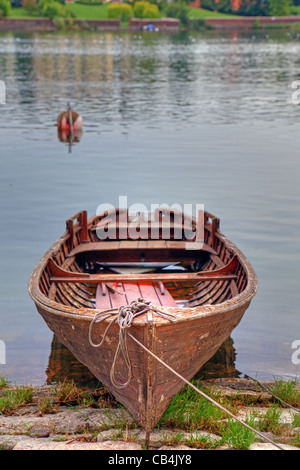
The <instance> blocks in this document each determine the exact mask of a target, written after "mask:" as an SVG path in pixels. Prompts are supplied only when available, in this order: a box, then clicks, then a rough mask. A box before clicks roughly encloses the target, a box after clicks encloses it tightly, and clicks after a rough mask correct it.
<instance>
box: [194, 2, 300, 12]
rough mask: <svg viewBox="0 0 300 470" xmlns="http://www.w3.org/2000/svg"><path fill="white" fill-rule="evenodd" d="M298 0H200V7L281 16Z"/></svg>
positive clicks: (289, 10)
mask: <svg viewBox="0 0 300 470" xmlns="http://www.w3.org/2000/svg"><path fill="white" fill-rule="evenodd" d="M298 5H300V0H202V1H201V7H202V8H206V9H208V10H212V11H220V12H222V13H235V14H238V15H249V16H250V15H253V16H270V15H271V16H283V15H289V14H291V8H292V7H293V6H298Z"/></svg>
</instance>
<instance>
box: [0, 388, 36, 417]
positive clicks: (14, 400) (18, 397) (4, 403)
mask: <svg viewBox="0 0 300 470" xmlns="http://www.w3.org/2000/svg"><path fill="white" fill-rule="evenodd" d="M32 394H33V389H32V387H29V386H24V387H16V388H14V389H11V390H10V389H7V390H5V391H4V393H3V395H2V396H1V397H0V415H9V414H11V413H13V411H15V410H16V409H17V408H19V407H20V406H24V405H26V404H27V403H31V401H32Z"/></svg>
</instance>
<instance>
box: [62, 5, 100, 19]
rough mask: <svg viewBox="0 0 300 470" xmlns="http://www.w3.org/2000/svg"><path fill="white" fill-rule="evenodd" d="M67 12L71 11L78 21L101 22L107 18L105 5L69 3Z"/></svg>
mask: <svg viewBox="0 0 300 470" xmlns="http://www.w3.org/2000/svg"><path fill="white" fill-rule="evenodd" d="M67 8H68V10H70V11H72V12H73V13H74V14H75V16H76V18H78V19H80V20H101V19H105V18H107V12H106V5H91V6H90V5H80V4H76V3H70V4H68V5H67Z"/></svg>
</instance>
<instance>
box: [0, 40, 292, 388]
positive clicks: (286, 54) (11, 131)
mask: <svg viewBox="0 0 300 470" xmlns="http://www.w3.org/2000/svg"><path fill="white" fill-rule="evenodd" d="M299 39H300V36H299V34H298V33H296V32H295V33H290V36H288V35H287V32H285V31H280V32H278V31H277V32H269V36H268V37H266V35H265V33H263V32H259V33H253V32H251V33H250V34H249V33H243V32H241V33H234V34H231V33H230V34H225V33H224V34H223V33H222V34H220V33H217V32H214V31H212V32H209V33H207V34H206V33H205V34H198V33H195V34H194V33H193V34H190V33H184V34H182V33H180V34H170V35H169V34H163V33H157V34H155V35H153V34H151V33H149V34H148V33H146V34H144V33H133V34H131V33H91V32H81V33H80V32H72V33H71V32H70V33H68V32H64V33H57V34H49V33H44V34H43V33H24V34H21V33H16V32H11V33H4V34H0V50H1V54H0V80H3V81H4V82H5V84H6V95H7V96H6V105H5V106H1V110H0V111H1V112H0V139H2V140H1V165H2V166H1V172H0V213H1V220H2V222H3V223H2V226H1V231H0V251H1V263H0V276H1V282H0V307H1V308H0V322H1V324H0V340H3V341H5V342H6V344H7V354H8V360H7V365H6V366H5V369H4V370H3V368H4V366H2V365H1V366H0V375H1V374H2V373H4V374H8V375H9V376H10V378H11V379H12V380H13V381H14V380H16V381H18V382H19V383H20V382H23V383H24V382H32V381H35V380H37V381H43V378H44V371H45V368H46V364H47V363H48V354H49V353H48V351H49V348H50V342H51V339H52V333H51V332H48V330H47V326H46V325H44V323H42V321H40V320H39V319H38V318H37V313H36V310H35V307H34V305H32V302H31V301H30V299H29V298H28V293H27V283H28V278H29V276H30V274H31V271H32V269H33V267H34V266H35V264H36V262H37V260H38V259H39V257H40V256H42V255H43V253H44V252H45V251H46V250H47V249H48V247H49V246H50V245H51V244H52V243H53V241H54V240H56V239H57V237H58V236H59V235H60V234H61V233H62V230H64V221H65V220H66V218H67V217H69V216H70V215H72V214H74V213H76V212H78V210H81V209H87V210H88V212H89V214H90V215H92V214H94V213H95V210H96V208H97V206H98V205H99V204H101V203H103V202H109V203H112V204H115V205H116V204H117V203H118V196H119V195H123V194H124V195H127V196H128V202H129V204H131V203H135V202H141V203H144V204H145V205H146V206H147V207H150V204H152V203H158V204H161V203H168V204H173V203H175V202H176V203H180V204H185V203H194V204H196V203H204V204H205V206H206V208H207V210H209V211H211V212H213V213H215V214H216V215H218V216H220V217H221V221H222V226H221V227H222V230H223V231H224V233H225V234H226V235H228V237H229V238H230V239H231V240H232V241H234V242H235V243H236V244H237V246H238V247H239V248H241V249H242V251H244V253H245V254H246V256H247V257H248V258H249V260H250V261H251V263H252V264H253V266H254V267H255V269H256V271H257V274H258V278H259V292H258V295H257V297H256V299H255V302H253V304H252V305H251V310H249V311H248V312H247V315H245V317H244V318H243V321H242V322H241V324H240V325H239V326H238V328H237V329H236V330H235V331H234V333H233V338H234V342H235V343H234V344H235V348H236V350H237V357H236V361H233V362H235V363H236V364H237V366H238V369H239V370H241V371H242V372H243V373H247V374H249V375H250V376H255V375H256V374H257V373H259V375H260V378H270V377H271V378H272V377H273V375H286V376H299V366H296V365H294V364H292V362H291V353H292V351H291V346H290V345H291V344H292V342H293V341H294V340H295V339H297V338H298V336H297V335H298V334H299V314H298V312H299V308H298V307H299V288H298V280H299V277H300V271H299V269H300V268H299V266H300V258H299V256H300V250H299V240H300V213H299V211H300V196H299V169H300V168H299V165H300V159H299V146H300V142H299V129H298V127H299V122H300V107H299V106H295V105H293V103H292V90H291V87H290V85H291V83H292V82H293V81H294V80H296V79H298V78H299V63H300V62H299V57H300V40H299ZM67 102H71V103H72V105H73V107H74V108H75V109H78V110H80V114H81V115H82V117H83V122H84V138H81V137H79V136H78V142H75V141H73V142H70V139H69V136H68V135H61V136H60V135H58V134H57V128H56V119H57V116H58V114H59V112H60V111H61V110H62V109H64V108H65V105H66V103H67ZM60 139H61V140H62V142H61V140H60ZM79 140H80V143H79ZM68 148H71V149H72V164H70V159H69V158H66V153H67V151H68ZM287 228H288V229H287ZM279 273H280V275H279ZM229 363H230V364H231V362H229ZM216 368H217V366H216ZM2 371H3V372H2ZM226 373H227V372H226ZM233 373H234V372H233Z"/></svg>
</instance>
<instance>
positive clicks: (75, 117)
mask: <svg viewBox="0 0 300 470" xmlns="http://www.w3.org/2000/svg"><path fill="white" fill-rule="evenodd" d="M57 127H58V129H59V130H60V131H65V132H75V131H78V130H80V129H82V117H81V116H80V114H78V113H76V111H73V110H72V109H71V106H70V105H68V110H67V111H63V112H62V113H60V115H59V116H58V118H57Z"/></svg>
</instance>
